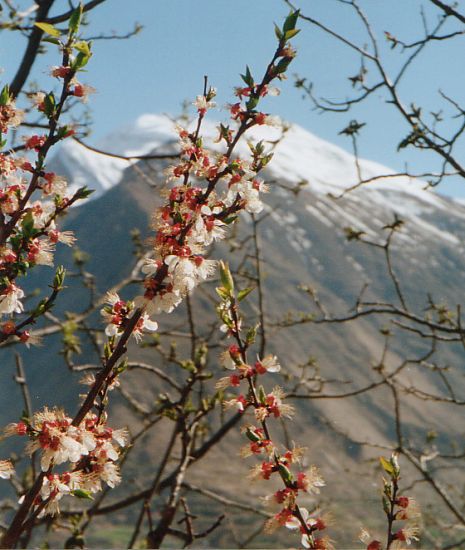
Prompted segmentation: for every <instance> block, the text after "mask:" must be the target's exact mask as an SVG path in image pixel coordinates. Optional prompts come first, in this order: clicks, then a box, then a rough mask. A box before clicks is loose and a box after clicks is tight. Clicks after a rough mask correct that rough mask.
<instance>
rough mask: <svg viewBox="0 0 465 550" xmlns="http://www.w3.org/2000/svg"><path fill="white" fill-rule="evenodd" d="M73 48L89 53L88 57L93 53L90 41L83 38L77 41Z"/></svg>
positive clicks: (85, 53)
mask: <svg viewBox="0 0 465 550" xmlns="http://www.w3.org/2000/svg"><path fill="white" fill-rule="evenodd" d="M73 48H74V49H75V50H77V51H78V52H81V53H83V54H84V55H87V56H88V57H90V56H91V55H92V52H91V51H90V47H89V43H88V42H85V41H84V40H81V41H80V42H76V44H74V46H73Z"/></svg>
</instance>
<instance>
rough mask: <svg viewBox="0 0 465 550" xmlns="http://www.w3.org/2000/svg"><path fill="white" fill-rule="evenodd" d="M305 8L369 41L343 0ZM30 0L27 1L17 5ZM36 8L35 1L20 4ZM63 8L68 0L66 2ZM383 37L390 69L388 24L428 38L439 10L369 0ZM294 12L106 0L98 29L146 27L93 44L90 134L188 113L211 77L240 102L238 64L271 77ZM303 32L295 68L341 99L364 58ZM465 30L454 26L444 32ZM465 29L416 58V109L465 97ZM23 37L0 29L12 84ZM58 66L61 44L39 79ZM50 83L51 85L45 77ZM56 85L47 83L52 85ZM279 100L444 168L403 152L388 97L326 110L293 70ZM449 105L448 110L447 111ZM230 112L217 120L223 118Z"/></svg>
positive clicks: (303, 114)
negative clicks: (268, 69)
mask: <svg viewBox="0 0 465 550" xmlns="http://www.w3.org/2000/svg"><path fill="white" fill-rule="evenodd" d="M295 3H296V5H297V6H299V7H301V8H302V11H303V12H304V13H305V12H306V13H308V14H311V15H312V16H313V17H315V18H319V19H321V20H322V21H323V22H325V23H326V24H327V25H328V26H330V27H332V28H334V29H335V30H338V31H340V32H341V33H343V34H344V35H345V36H346V37H348V38H349V39H351V40H354V41H357V43H359V44H360V45H363V43H364V42H365V41H366V39H365V38H364V34H363V29H362V28H361V26H360V24H359V23H358V22H357V20H356V19H355V18H354V17H353V16H352V13H351V10H350V9H349V8H348V7H347V6H344V5H343V4H341V3H340V2H338V1H337V0H296V2H295ZM19 4H20V5H21V1H20V2H19ZM22 4H23V5H26V2H25V1H24V2H22ZM58 4H59V7H60V5H61V6H66V5H67V2H65V0H58ZM360 4H361V5H362V6H363V7H364V8H365V9H366V12H367V15H368V17H369V19H370V20H371V21H372V22H373V29H374V31H375V33H376V34H377V36H378V38H379V40H380V44H381V45H382V54H383V57H384V58H385V59H386V63H387V66H388V67H389V69H390V70H394V69H395V67H396V64H397V63H398V60H399V59H400V55H399V53H398V50H395V51H394V52H392V51H390V50H389V48H388V45H387V43H386V41H385V40H384V39H383V32H384V31H385V30H387V31H390V32H391V33H392V34H395V35H396V36H398V37H399V38H403V39H405V40H407V41H408V40H413V39H415V38H419V37H421V36H422V26H421V18H420V16H419V10H420V7H421V6H422V5H423V6H424V7H425V9H426V16H427V19H428V20H429V21H430V24H431V26H432V24H433V23H434V21H435V19H436V17H437V15H438V13H439V12H438V11H437V10H435V9H434V8H433V7H430V4H429V2H426V1H425V0H423V1H420V0H409V1H408V2H407V1H406V0H389V2H386V1H385V0H360ZM287 12H288V7H287V6H286V5H285V4H284V2H283V1H282V0H253V1H252V0H134V1H132V2H129V1H128V0H107V1H106V2H105V3H104V4H103V5H102V6H99V7H98V8H97V9H95V10H94V11H93V12H92V13H91V15H90V21H91V25H90V27H89V28H88V30H87V31H86V32H87V34H88V35H95V34H100V33H105V34H109V33H111V32H112V31H116V32H118V33H125V32H127V31H129V30H131V29H132V28H133V25H134V24H135V23H136V22H138V23H140V24H142V25H143V26H144V29H143V31H142V32H141V33H140V34H138V35H137V36H135V37H134V38H132V39H130V40H127V41H126V40H121V41H120V40H118V41H108V40H99V41H95V43H94V48H93V49H94V57H93V59H92V60H91V62H90V64H89V66H88V73H87V75H86V77H85V78H84V79H83V80H85V81H86V82H87V83H89V84H91V85H92V86H94V87H95V88H96V89H97V93H96V94H95V95H93V96H92V97H91V98H90V101H89V105H90V107H91V109H92V113H93V120H94V126H93V135H92V137H90V138H89V142H91V143H96V142H97V141H98V139H99V138H100V137H102V136H104V135H105V134H107V133H108V132H111V131H112V130H113V129H115V128H117V127H119V126H121V125H124V124H126V123H129V122H131V121H132V120H134V119H135V118H136V117H137V116H138V115H141V114H143V113H147V112H158V113H159V112H168V113H170V114H173V115H175V114H178V113H179V112H180V111H181V104H182V102H183V101H184V100H191V99H192V98H194V97H195V95H197V94H198V93H199V92H200V91H201V89H202V85H203V75H205V74H206V75H208V77H209V80H210V82H211V84H212V85H215V86H216V87H217V88H218V91H219V97H218V104H219V105H224V104H226V103H227V102H228V101H230V100H232V89H233V87H234V86H235V85H238V84H240V79H239V77H238V74H239V72H241V71H243V69H244V67H245V65H246V64H249V65H250V67H251V69H252V72H253V73H256V74H257V75H258V74H261V73H262V72H263V69H264V67H265V65H266V63H267V61H268V59H269V58H270V56H271V55H272V52H273V51H274V47H275V44H276V40H275V36H274V32H273V22H277V23H280V22H281V21H282V20H283V17H285V15H286V14H287ZM300 26H301V28H302V32H301V33H300V34H299V35H298V36H297V37H296V39H295V40H294V42H295V45H296V47H297V49H298V58H297V59H296V61H295V64H294V66H292V68H291V70H290V73H289V74H290V75H292V74H293V73H299V74H300V75H302V76H305V77H307V78H309V80H312V81H314V83H315V92H316V94H317V95H326V96H329V97H332V98H334V99H336V98H341V97H344V96H345V95H347V93H350V84H349V81H348V77H349V76H352V75H354V74H356V73H357V72H358V69H359V56H358V55H357V54H355V55H354V54H353V53H352V52H350V51H349V50H348V49H347V48H345V47H342V46H341V45H340V44H338V43H337V42H336V41H335V40H334V39H332V38H329V37H328V36H327V35H325V34H324V33H323V32H321V31H320V30H318V29H316V28H315V27H312V26H309V25H307V24H304V23H301V24H300ZM455 28H457V27H455V26H454V24H453V22H452V21H451V23H450V24H449V25H448V26H447V27H445V29H446V30H447V29H450V30H453V29H455ZM464 40H465V38H464V37H458V38H456V39H454V40H452V41H451V42H450V43H436V44H435V47H434V48H429V49H427V50H426V51H425V52H424V53H423V54H421V55H420V56H419V57H418V59H417V61H416V63H415V65H414V66H413V69H414V70H413V72H412V76H411V77H410V78H409V79H407V80H406V81H405V83H404V85H403V86H402V87H401V93H402V98H403V99H404V102H405V104H406V105H408V104H409V103H410V102H411V101H412V100H415V102H416V103H417V104H420V105H425V108H426V111H427V110H438V109H439V108H440V105H441V104H442V100H441V101H440V98H439V96H438V93H437V91H438V89H439V88H442V89H443V90H444V91H445V92H446V93H448V94H449V95H451V96H453V97H454V98H455V99H457V100H458V101H463V102H464V103H465V98H464V95H465V86H464V80H465V77H464V71H463V67H462V60H463V55H462V51H463V45H464V44H463V42H464ZM23 47H24V41H23V39H22V38H21V37H20V36H19V35H13V34H12V33H8V32H3V33H2V34H1V35H0V65H1V66H2V67H3V68H4V71H5V72H4V75H3V78H4V80H5V81H8V79H9V78H11V75H12V74H13V71H14V69H15V67H16V64H17V62H18V59H19V58H20V56H21V54H22V49H23ZM53 64H56V52H55V51H54V50H53V48H50V51H49V52H48V53H47V54H46V55H44V56H42V57H41V59H40V60H39V62H38V63H37V65H36V67H35V70H34V76H35V78H36V79H37V80H38V81H39V82H40V83H46V82H47V77H46V74H47V71H48V69H49V67H50V66H51V65H53ZM44 85H45V84H44ZM48 85H49V84H48ZM281 89H282V93H281V96H280V97H279V98H275V99H273V100H270V101H268V103H267V104H266V108H267V110H268V111H270V112H273V114H279V115H280V116H281V117H283V118H284V119H286V120H288V121H290V122H296V123H298V124H300V125H302V126H303V127H305V128H306V129H308V130H309V131H311V132H313V133H315V134H316V135H318V136H320V137H322V138H324V139H327V140H328V141H331V142H334V143H337V144H339V145H341V146H342V147H344V148H346V149H348V150H350V149H351V143H350V141H349V140H348V138H347V137H344V136H339V135H338V132H339V131H340V130H341V129H342V128H344V127H345V126H346V125H347V124H348V123H349V122H350V120H351V119H353V118H356V119H357V120H359V121H361V122H366V127H365V128H364V129H363V130H362V134H361V137H360V154H361V156H364V157H365V158H369V159H372V160H376V161H378V162H381V163H383V164H386V165H388V166H392V167H394V168H396V169H398V170H402V169H403V168H404V165H405V163H408V164H409V166H411V167H412V169H413V170H418V171H419V172H422V171H427V170H430V169H437V168H438V166H439V163H438V161H437V159H436V158H435V156H434V155H431V154H424V153H419V152H417V151H414V150H413V149H411V148H409V149H406V150H404V151H402V152H401V154H398V153H397V151H396V147H397V144H398V143H399V141H400V140H401V139H402V138H403V137H405V135H406V134H407V131H408V129H407V126H406V125H405V124H404V123H403V122H402V120H401V119H400V117H399V116H398V115H397V114H396V112H395V111H394V110H393V109H392V108H391V107H390V106H389V105H386V103H385V101H384V100H383V98H382V97H380V96H379V95H378V96H374V97H373V98H372V100H370V101H369V102H367V103H366V104H364V105H363V106H362V107H361V108H357V109H356V110H354V112H350V113H345V114H342V115H331V114H325V115H321V114H319V113H317V112H315V111H314V110H312V108H311V104H310V102H309V101H308V100H306V101H304V100H302V97H301V96H302V94H301V92H300V91H299V90H297V89H295V88H294V86H293V78H292V76H290V78H289V79H288V80H287V81H286V82H284V83H283V84H282V85H281ZM449 111H450V109H449ZM221 116H222V115H221V112H220V113H219V114H218V117H221ZM441 191H442V192H444V193H448V194H453V195H456V196H464V197H465V185H464V184H462V183H461V182H455V184H448V185H444V186H443V187H441Z"/></svg>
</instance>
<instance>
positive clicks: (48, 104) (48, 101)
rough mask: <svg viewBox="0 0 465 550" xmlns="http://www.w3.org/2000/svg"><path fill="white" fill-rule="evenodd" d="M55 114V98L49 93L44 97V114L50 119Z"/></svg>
mask: <svg viewBox="0 0 465 550" xmlns="http://www.w3.org/2000/svg"><path fill="white" fill-rule="evenodd" d="M54 112H55V96H54V95H53V92H50V93H49V94H47V95H46V96H45V97H44V113H45V114H46V115H47V116H48V118H51V117H52V115H53V114H54Z"/></svg>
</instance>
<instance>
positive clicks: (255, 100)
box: [246, 96, 258, 111]
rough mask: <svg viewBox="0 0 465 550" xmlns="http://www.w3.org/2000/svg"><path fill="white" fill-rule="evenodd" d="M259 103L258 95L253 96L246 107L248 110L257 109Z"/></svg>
mask: <svg viewBox="0 0 465 550" xmlns="http://www.w3.org/2000/svg"><path fill="white" fill-rule="evenodd" d="M257 105H258V97H255V96H251V98H250V99H249V101H247V103H246V107H247V110H248V111H252V109H255V107H256V106H257Z"/></svg>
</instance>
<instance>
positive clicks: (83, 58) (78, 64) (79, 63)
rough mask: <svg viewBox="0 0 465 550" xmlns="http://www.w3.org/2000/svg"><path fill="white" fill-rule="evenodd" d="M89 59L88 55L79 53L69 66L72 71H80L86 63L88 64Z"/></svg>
mask: <svg viewBox="0 0 465 550" xmlns="http://www.w3.org/2000/svg"><path fill="white" fill-rule="evenodd" d="M91 55H92V54H91ZM89 59H90V55H87V54H85V53H82V52H79V53H78V54H77V56H76V58H75V59H74V61H73V63H72V64H71V67H72V69H73V70H74V71H78V70H79V69H82V67H85V66H86V65H87V63H88V62H89Z"/></svg>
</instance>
